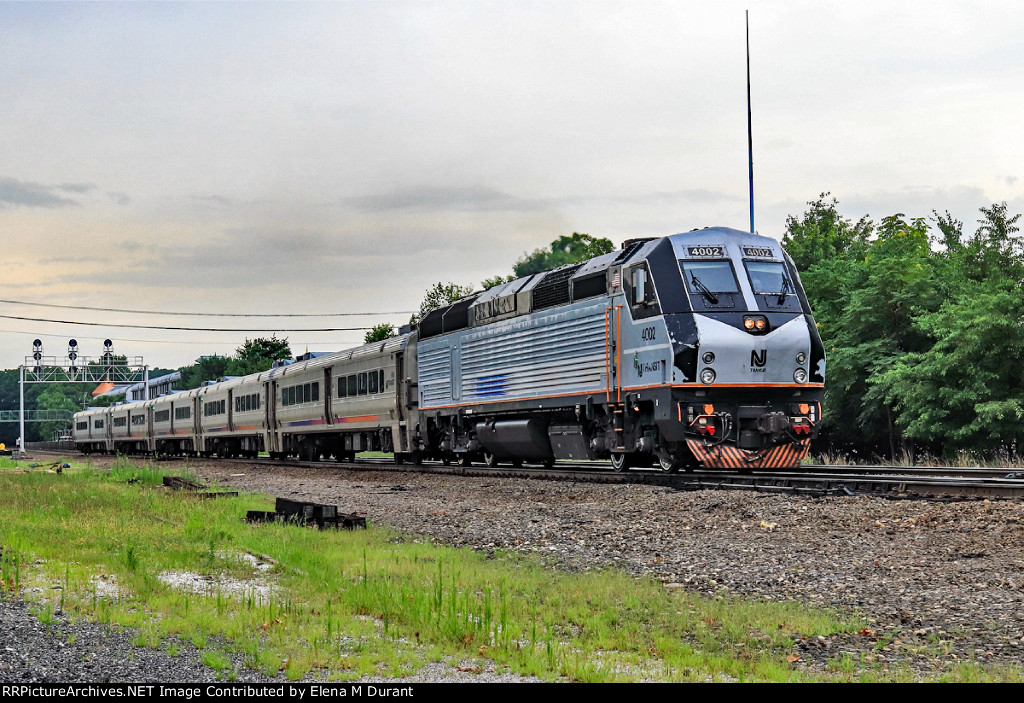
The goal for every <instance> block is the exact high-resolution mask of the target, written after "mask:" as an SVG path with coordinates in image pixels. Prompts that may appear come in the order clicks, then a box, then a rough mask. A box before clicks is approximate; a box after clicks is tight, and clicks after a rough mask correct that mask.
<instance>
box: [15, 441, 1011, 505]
mask: <svg viewBox="0 0 1024 703" xmlns="http://www.w3.org/2000/svg"><path fill="white" fill-rule="evenodd" d="M34 453H37V454H49V453H53V454H55V455H56V454H57V453H56V452H44V451H41V450H34ZM62 456H66V454H62ZM183 461H186V462H188V463H206V462H217V463H234V464H241V465H250V466H251V465H253V464H256V465H259V466H266V467H274V468H280V469H281V470H287V469H288V468H314V469H325V470H326V469H331V468H340V469H346V470H350V471H390V472H396V473H436V474H446V475H452V476H472V477H479V478H488V477H490V478H496V477H497V478H522V479H534V480H546V481H583V482H590V483H620V484H625V483H641V484H649V485H658V486H665V487H668V488H674V489H677V490H706V489H720V490H749V491H761V492H781V493H794V494H806V495H879V496H886V497H891V498H903V497H914V498H929V499H940V500H951V499H965V498H1024V472H1015V471H1014V470H1013V469H999V468H988V467H980V466H977V467H925V466H861V465H847V466H840V465H821V464H817V465H804V466H802V467H801V468H800V469H789V470H785V471H777V470H771V471H767V470H752V471H751V472H750V473H739V472H736V471H722V470H716V471H704V470H694V471H687V472H680V473H675V474H668V473H664V472H661V471H657V470H654V469H634V470H632V471H626V472H621V473H618V472H615V471H613V470H612V469H611V467H610V466H609V464H608V462H603V461H580V462H563V461H559V462H557V463H556V464H555V466H554V467H553V468H550V469H547V468H544V467H542V466H540V465H536V466H531V465H525V466H521V467H512V466H498V467H496V468H486V467H484V466H482V465H475V466H454V465H453V466H445V465H443V464H441V463H440V462H430V461H428V462H424V463H423V464H421V465H415V464H408V463H406V464H396V463H395V462H394V461H393V460H391V459H390V458H360V459H359V460H358V461H355V462H331V461H319V462H317V461H299V460H296V459H286V460H283V461H272V460H270V459H268V458H265V457H260V458H257V459H213V458H209V459H205V458H188V459H185V460H183ZM1018 476H1019V477H1020V478H1018Z"/></svg>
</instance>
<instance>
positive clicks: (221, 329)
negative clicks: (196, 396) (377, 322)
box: [0, 315, 373, 332]
mask: <svg viewBox="0 0 1024 703" xmlns="http://www.w3.org/2000/svg"><path fill="white" fill-rule="evenodd" d="M0 318H2V319H5V320H22V321H26V322H52V323H54V324H58V325H84V326H86V327H122V328H127V329H137V330H170V331H175V332H362V331H365V330H369V329H373V328H372V327H299V328H284V327H275V328H260V327H169V326H164V325H130V324H125V323H117V322H75V321H73V320H49V319H46V318H42V317H21V316H18V315H0Z"/></svg>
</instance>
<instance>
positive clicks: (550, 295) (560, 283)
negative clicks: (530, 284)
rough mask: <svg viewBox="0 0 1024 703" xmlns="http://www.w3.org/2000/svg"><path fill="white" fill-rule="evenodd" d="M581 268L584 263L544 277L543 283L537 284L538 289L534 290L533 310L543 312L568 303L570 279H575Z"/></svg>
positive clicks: (556, 270) (555, 271)
mask: <svg viewBox="0 0 1024 703" xmlns="http://www.w3.org/2000/svg"><path fill="white" fill-rule="evenodd" d="M581 266H583V264H582V263H579V264H575V265H573V266H566V267H565V268H560V269H555V270H554V271H552V272H551V273H549V274H547V275H546V276H544V278H542V279H541V282H540V283H538V284H537V287H536V288H534V289H533V309H534V310H541V309H543V308H550V307H554V306H555V305H565V304H566V303H568V302H569V279H571V278H572V277H573V274H575V273H576V272H577V271H578V270H579V269H580V267H581Z"/></svg>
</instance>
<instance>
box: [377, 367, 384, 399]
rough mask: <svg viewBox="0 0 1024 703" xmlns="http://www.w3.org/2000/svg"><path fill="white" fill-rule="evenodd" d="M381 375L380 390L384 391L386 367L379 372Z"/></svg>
mask: <svg viewBox="0 0 1024 703" xmlns="http://www.w3.org/2000/svg"><path fill="white" fill-rule="evenodd" d="M377 373H378V374H379V375H380V392H381V393H383V392H384V369H381V370H380V371H378V372H377Z"/></svg>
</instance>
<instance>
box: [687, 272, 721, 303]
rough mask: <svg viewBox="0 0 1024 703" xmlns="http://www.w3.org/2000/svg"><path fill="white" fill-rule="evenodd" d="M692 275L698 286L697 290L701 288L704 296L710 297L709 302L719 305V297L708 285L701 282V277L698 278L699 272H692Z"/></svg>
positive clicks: (695, 284) (694, 283)
mask: <svg viewBox="0 0 1024 703" xmlns="http://www.w3.org/2000/svg"><path fill="white" fill-rule="evenodd" d="M691 276H693V278H692V283H693V285H694V286H696V288H697V290H699V291H700V292H701V293H702V294H703V295H704V297H705V298H707V299H708V302H709V303H711V304H712V305H718V298H716V297H715V294H714V293H712V292H711V291H710V290H708V287H707V286H706V285H704V284H703V283H701V282H700V279H699V278H697V274H695V273H694V274H691Z"/></svg>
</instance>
